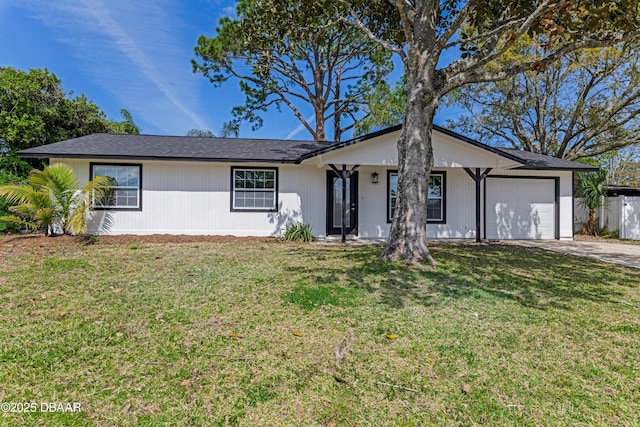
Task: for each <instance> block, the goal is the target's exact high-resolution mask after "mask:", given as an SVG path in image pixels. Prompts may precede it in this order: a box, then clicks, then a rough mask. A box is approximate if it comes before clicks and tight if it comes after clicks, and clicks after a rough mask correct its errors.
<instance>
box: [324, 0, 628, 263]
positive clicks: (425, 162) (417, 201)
mask: <svg viewBox="0 0 640 427" xmlns="http://www.w3.org/2000/svg"><path fill="white" fill-rule="evenodd" d="M339 3H340V4H341V5H342V6H343V7H345V8H347V9H348V10H349V12H348V13H347V14H345V13H342V12H341V11H340V10H339V9H335V10H336V19H340V20H341V21H342V22H345V23H349V24H351V25H353V26H354V27H357V28H359V29H361V30H362V31H363V32H364V33H365V34H367V35H368V37H369V38H370V39H371V40H374V41H376V42H377V43H379V45H380V46H384V47H385V48H387V49H389V50H390V51H392V52H394V53H396V54H397V55H398V57H399V58H400V59H401V61H402V62H403V65H404V69H405V74H406V79H407V105H406V110H405V118H404V125H403V129H402V132H401V134H400V138H399V141H398V193H397V194H398V199H397V202H396V203H397V204H396V208H395V212H394V218H393V222H392V224H391V229H390V234H389V239H388V241H387V245H386V247H385V250H384V251H383V254H382V256H381V257H382V258H383V259H390V260H391V259H401V260H406V261H409V262H421V261H423V260H429V261H431V262H434V261H433V258H432V257H431V255H430V253H429V250H428V247H427V231H426V224H427V213H426V206H427V190H428V177H429V174H430V172H431V169H432V167H433V147H432V143H431V130H432V128H433V117H434V114H435V111H436V108H437V107H438V105H439V103H440V101H441V99H442V98H443V97H444V96H445V95H447V94H448V93H450V92H452V91H454V90H456V89H458V88H460V87H463V86H465V85H468V84H474V83H482V82H493V81H499V80H504V79H506V78H509V77H511V76H514V75H516V74H518V73H521V72H524V71H527V70H534V71H544V70H545V69H547V68H548V67H549V65H550V64H552V63H553V62H555V61H557V60H559V59H561V58H562V57H564V56H565V55H567V54H570V53H571V52H574V51H577V50H580V49H586V48H602V47H605V46H611V45H614V44H617V43H624V42H628V41H630V40H632V39H634V38H637V37H638V36H639V30H640V5H639V4H638V2H637V0H593V1H589V2H577V1H574V0H560V1H558V0H513V1H497V0H412V1H408V0H397V1H394V2H389V1H388V0H339ZM369 12H371V13H369ZM372 17H373V18H372ZM385 23H386V25H385ZM524 37H532V38H538V37H539V40H541V44H540V48H539V49H535V50H532V51H530V52H528V53H527V55H524V56H522V57H521V58H519V59H517V60H514V61H513V62H509V63H506V64H500V63H499V62H498V60H499V59H500V58H502V57H503V56H504V55H506V54H509V52H511V51H512V50H513V49H515V48H517V45H518V43H519V41H520V40H522V39H523V38H524ZM492 64H499V65H498V66H492Z"/></svg>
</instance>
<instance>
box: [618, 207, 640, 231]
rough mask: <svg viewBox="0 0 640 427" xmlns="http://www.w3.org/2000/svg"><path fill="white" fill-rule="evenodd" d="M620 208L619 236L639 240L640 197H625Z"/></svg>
mask: <svg viewBox="0 0 640 427" xmlns="http://www.w3.org/2000/svg"><path fill="white" fill-rule="evenodd" d="M622 209H623V211H622V218H621V219H622V223H621V224H620V228H621V233H620V234H621V236H620V237H622V238H623V239H633V240H640V197H625V198H624V199H623V206H622Z"/></svg>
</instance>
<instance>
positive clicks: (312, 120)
mask: <svg viewBox="0 0 640 427" xmlns="http://www.w3.org/2000/svg"><path fill="white" fill-rule="evenodd" d="M306 120H307V123H309V124H310V125H312V124H314V123H315V121H316V115H315V114H312V115H311V116H309V117H307V119H306ZM303 130H307V128H306V127H305V126H304V125H303V124H300V125H299V126H298V127H297V128H295V129H294V130H292V131H291V132H289V133H288V134H287V136H285V137H284V139H292V138H293V137H294V136H296V135H297V134H299V133H300V132H302V131H303Z"/></svg>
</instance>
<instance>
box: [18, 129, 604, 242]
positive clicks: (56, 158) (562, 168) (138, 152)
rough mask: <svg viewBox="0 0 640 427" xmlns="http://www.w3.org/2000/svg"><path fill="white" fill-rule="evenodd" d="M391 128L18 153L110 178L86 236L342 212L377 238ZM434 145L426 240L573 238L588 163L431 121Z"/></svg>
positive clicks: (386, 219)
mask: <svg viewBox="0 0 640 427" xmlns="http://www.w3.org/2000/svg"><path fill="white" fill-rule="evenodd" d="M400 129H401V128H400V126H395V127H391V128H388V129H385V130H382V131H378V132H375V133H371V134H368V135H365V136H362V137H358V138H355V139H352V140H349V141H345V142H313V141H288V140H267V139H264V140H260V139H247V138H233V139H229V138H199V137H182V136H180V137H178V136H151V135H117V134H94V135H89V136H84V137H80V138H75V139H70V140H67V141H62V142H58V143H54V144H48V145H44V146H40V147H36V148H30V149H27V150H23V151H20V152H19V153H18V154H19V156H21V157H25V158H48V159H50V162H51V163H57V162H64V163H66V164H68V165H70V166H71V167H73V169H74V170H75V171H76V173H77V175H78V177H79V179H80V181H81V183H84V182H87V181H88V180H89V179H91V178H92V177H93V176H97V175H105V176H110V177H113V178H114V179H115V181H116V182H117V185H116V186H115V187H114V191H113V193H112V197H111V198H110V199H109V201H107V202H106V203H104V204H103V205H100V206H95V208H94V209H93V210H92V212H91V220H90V225H89V232H91V233H96V234H100V233H102V234H156V233H157V234H203V235H235V236H276V235H279V234H280V233H282V231H283V230H284V228H285V227H286V226H287V224H290V223H291V222H293V221H298V222H303V223H308V224H311V226H312V230H313V233H314V235H316V236H317V237H320V238H323V237H329V236H332V235H339V234H341V233H342V232H343V228H342V224H343V218H344V224H345V227H344V229H345V230H344V231H345V232H346V233H347V234H349V235H352V236H355V237H358V238H385V237H387V235H388V233H389V226H390V223H391V221H392V218H393V211H394V205H395V198H396V188H397V164H398V154H397V140H398V137H399V135H400ZM433 148H434V156H435V162H434V163H435V164H434V169H433V172H432V174H431V177H430V189H429V201H428V206H427V209H428V216H429V222H428V224H427V233H428V236H429V237H431V238H444V239H477V240H479V239H481V238H484V239H573V217H574V215H573V173H574V172H575V171H586V170H593V169H594V168H592V167H590V166H587V165H583V164H580V163H575V162H569V161H564V160H561V159H557V158H553V157H548V156H543V155H539V154H534V153H529V152H523V151H518V150H512V149H505V148H495V147H491V146H489V145H486V144H482V143H480V142H477V141H474V140H472V139H469V138H467V137H464V136H462V135H459V134H457V133H455V132H452V131H450V130H447V129H444V128H441V127H437V126H436V127H435V128H434V130H433ZM343 182H344V183H345V184H346V185H345V191H344V192H343V188H342V187H343V186H342V184H343ZM343 195H344V197H343ZM343 199H345V200H343Z"/></svg>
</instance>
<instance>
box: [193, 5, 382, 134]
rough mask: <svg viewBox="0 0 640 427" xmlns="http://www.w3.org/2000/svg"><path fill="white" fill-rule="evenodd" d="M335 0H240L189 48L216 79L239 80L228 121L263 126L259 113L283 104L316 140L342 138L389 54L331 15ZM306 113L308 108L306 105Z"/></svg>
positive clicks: (198, 63)
mask: <svg viewBox="0 0 640 427" xmlns="http://www.w3.org/2000/svg"><path fill="white" fill-rule="evenodd" d="M334 8H338V9H342V10H343V11H344V9H343V8H342V6H341V5H340V4H339V2H337V1H335V0H316V1H308V0H241V1H239V2H238V5H237V14H238V17H237V18H236V19H232V18H223V19H221V20H220V22H219V27H218V28H217V35H216V36H215V37H206V36H201V37H200V38H199V40H198V43H197V46H196V47H195V53H196V55H197V57H198V61H196V60H194V61H192V63H193V69H194V72H200V73H202V74H204V75H205V76H206V77H208V78H209V79H210V80H211V82H212V83H214V84H215V85H217V86H218V85H221V84H223V83H224V82H226V81H227V80H229V79H232V78H233V79H235V80H237V81H238V82H239V85H240V89H241V91H242V92H243V93H244V95H245V103H244V105H241V106H237V107H235V108H233V110H232V113H233V116H234V119H233V120H232V122H231V126H232V127H234V128H235V129H237V128H238V127H239V125H240V123H241V122H248V123H250V124H251V126H252V129H254V130H255V129H257V128H259V127H261V126H262V124H263V121H262V117H261V115H260V114H261V113H262V112H265V111H266V110H267V109H269V108H271V107H275V108H277V109H278V110H280V109H281V108H282V107H283V106H284V107H285V108H287V109H289V110H290V111H291V112H292V113H293V114H294V116H295V117H296V118H297V119H298V120H299V121H300V122H301V123H302V125H303V126H304V128H305V129H306V130H307V131H308V132H309V133H310V134H311V136H312V137H313V139H314V140H326V139H328V138H330V137H329V136H328V132H330V131H331V130H332V131H333V135H332V137H331V138H332V139H333V140H336V141H337V140H340V139H341V138H342V135H343V133H344V132H346V131H348V130H350V129H352V128H353V126H354V124H355V121H356V119H357V118H358V112H359V110H360V108H361V107H362V105H363V103H364V102H365V94H366V93H367V92H368V91H369V90H370V89H371V87H373V86H374V85H376V84H377V83H378V82H379V81H381V79H382V78H383V77H384V76H385V75H386V74H387V73H388V72H389V71H390V70H391V69H392V63H391V61H390V54H389V53H388V52H387V51H386V50H385V49H383V48H382V47H381V46H379V45H378V44H376V43H374V42H373V41H371V40H370V39H369V38H368V37H366V36H365V35H363V34H362V33H361V32H360V31H359V30H358V29H357V28H355V27H353V26H350V25H348V24H346V23H343V22H339V21H336V20H335V19H334V18H333V16H332V15H331V12H332V11H333V10H334ZM310 110H311V111H312V114H311V115H309V111H310Z"/></svg>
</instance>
